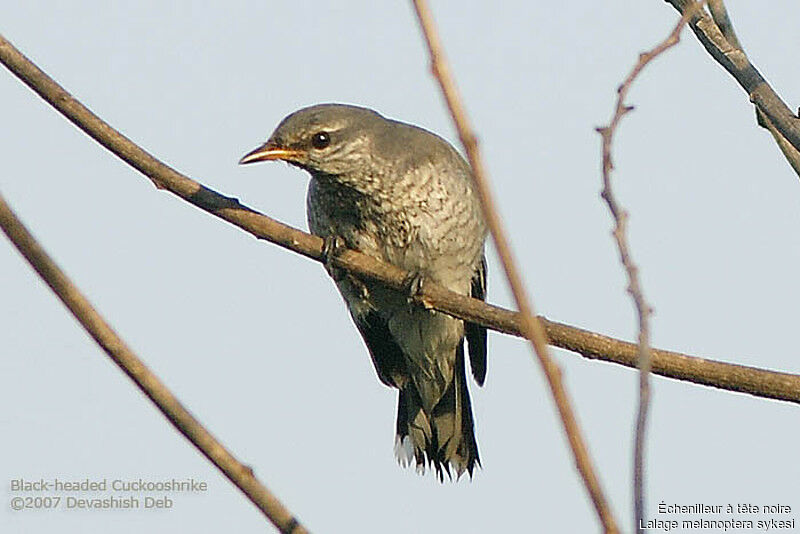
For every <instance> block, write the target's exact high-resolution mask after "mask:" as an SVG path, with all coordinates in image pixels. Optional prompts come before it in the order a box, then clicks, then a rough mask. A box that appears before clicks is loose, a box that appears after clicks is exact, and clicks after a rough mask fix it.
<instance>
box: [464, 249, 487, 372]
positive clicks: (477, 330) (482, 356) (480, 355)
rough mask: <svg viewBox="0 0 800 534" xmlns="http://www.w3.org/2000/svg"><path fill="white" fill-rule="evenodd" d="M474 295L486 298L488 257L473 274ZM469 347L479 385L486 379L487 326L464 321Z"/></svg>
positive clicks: (471, 363)
mask: <svg viewBox="0 0 800 534" xmlns="http://www.w3.org/2000/svg"><path fill="white" fill-rule="evenodd" d="M472 297H473V298H476V299H480V300H486V257H485V256H484V257H483V258H481V264H480V266H478V268H477V269H476V270H475V272H474V273H473V275H472ZM464 329H465V331H466V334H467V345H468V347H469V366H470V367H471V368H472V376H473V377H474V378H475V382H477V383H478V385H479V386H482V385H483V381H484V380H486V327H485V326H483V325H479V324H476V323H466V322H465V323H464Z"/></svg>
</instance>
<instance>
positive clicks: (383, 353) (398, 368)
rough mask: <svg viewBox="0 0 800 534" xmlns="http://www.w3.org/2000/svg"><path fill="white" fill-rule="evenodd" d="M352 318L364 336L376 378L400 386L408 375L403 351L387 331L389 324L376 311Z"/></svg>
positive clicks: (392, 385)
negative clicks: (376, 374)
mask: <svg viewBox="0 0 800 534" xmlns="http://www.w3.org/2000/svg"><path fill="white" fill-rule="evenodd" d="M353 320H354V322H355V323H356V326H357V327H358V331H359V332H361V337H362V338H364V343H366V345H367V350H369V355H370V356H371V357H372V363H373V365H374V366H375V371H377V373H378V378H379V379H380V380H381V382H383V383H384V384H386V385H387V386H390V387H395V388H400V387H401V386H402V385H403V382H404V377H406V376H408V371H407V370H406V364H405V359H404V358H403V351H402V349H400V346H399V345H398V344H397V342H396V341H395V340H394V338H393V337H392V333H391V332H389V325H387V324H386V321H385V320H384V319H383V318H382V317H381V316H380V315H378V313H377V312H374V311H373V312H369V313H366V314H364V315H361V316H358V317H356V316H355V315H354V316H353Z"/></svg>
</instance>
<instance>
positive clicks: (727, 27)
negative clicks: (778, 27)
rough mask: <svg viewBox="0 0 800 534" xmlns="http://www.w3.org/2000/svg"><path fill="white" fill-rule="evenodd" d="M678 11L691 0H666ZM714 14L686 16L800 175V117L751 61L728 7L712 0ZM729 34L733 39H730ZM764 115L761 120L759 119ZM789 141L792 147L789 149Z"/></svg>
mask: <svg viewBox="0 0 800 534" xmlns="http://www.w3.org/2000/svg"><path fill="white" fill-rule="evenodd" d="M666 1H667V2H668V3H669V4H670V5H672V7H674V8H675V9H677V10H678V12H679V13H681V15H684V14H686V11H687V9H689V7H690V6H691V5H692V4H693V3H694V0H666ZM711 9H712V13H713V14H714V16H713V18H712V17H710V16H709V15H708V14H707V13H705V11H703V10H700V12H695V13H693V14H692V15H691V17H690V18H689V27H690V28H692V31H693V32H694V34H695V36H696V37H697V40H698V41H700V44H702V45H703V47H704V48H705V49H706V51H707V52H708V53H709V54H710V55H711V57H713V58H714V59H715V60H716V61H717V63H719V64H720V65H722V67H723V68H724V69H725V70H727V71H728V73H729V74H730V75H731V76H733V77H734V79H735V80H736V81H737V82H738V83H739V85H740V86H741V87H742V88H743V89H744V90H745V92H746V93H747V95H748V96H749V98H750V102H752V103H753V104H754V105H755V107H756V110H757V111H758V112H759V113H757V116H758V117H759V120H758V124H759V126H764V127H766V128H767V129H769V131H770V133H772V135H773V137H775V141H776V142H777V143H778V146H779V147H780V149H781V152H783V154H784V156H785V157H786V159H787V160H788V161H789V164H790V165H791V166H792V168H793V169H794V171H795V172H796V173H797V174H798V175H799V176H800V157H799V156H798V151H800V119H799V118H798V117H797V116H796V115H795V114H794V113H793V112H792V110H790V109H789V107H788V106H787V105H786V103H785V102H784V101H783V100H782V99H781V97H780V96H779V95H778V94H777V93H776V92H775V90H774V89H773V88H772V87H771V86H770V84H769V83H768V82H767V81H766V80H765V79H764V77H763V76H762V75H761V73H760V72H758V69H756V68H755V66H754V65H753V64H752V63H751V62H750V59H749V58H748V57H747V54H746V53H745V51H744V50H743V49H742V47H741V44H739V39H738V38H737V37H736V34H735V33H734V31H733V25H732V24H731V22H730V18H729V17H728V14H727V10H726V9H725V7H724V5H723V4H722V2H721V1H717V2H714V3H712V4H711ZM728 38H731V39H733V41H734V42H731V41H730V40H729V39H728ZM762 115H763V119H767V120H763V119H762ZM787 145H790V146H791V147H792V149H789V147H788V146H787Z"/></svg>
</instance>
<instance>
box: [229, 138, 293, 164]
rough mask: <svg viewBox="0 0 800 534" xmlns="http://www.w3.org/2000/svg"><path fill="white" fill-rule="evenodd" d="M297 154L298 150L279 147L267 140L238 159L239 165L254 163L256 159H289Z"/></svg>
mask: <svg viewBox="0 0 800 534" xmlns="http://www.w3.org/2000/svg"><path fill="white" fill-rule="evenodd" d="M297 156H298V152H297V151H296V150H287V149H285V148H280V147H277V146H275V145H273V144H271V143H270V142H269V141H267V142H266V143H264V144H263V145H261V146H260V147H258V148H256V149H255V150H251V151H250V152H248V153H247V154H245V155H244V156H242V159H240V160H239V165H245V164H247V163H256V162H257V161H271V160H276V159H280V160H286V161H291V160H294V159H296V158H297Z"/></svg>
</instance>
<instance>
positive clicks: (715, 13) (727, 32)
mask: <svg viewBox="0 0 800 534" xmlns="http://www.w3.org/2000/svg"><path fill="white" fill-rule="evenodd" d="M707 4H708V10H709V11H710V12H711V17H712V18H713V19H714V22H716V23H717V26H719V29H720V31H721V32H722V35H724V36H725V39H727V41H728V43H730V44H731V46H733V47H734V48H737V49H739V50H741V49H742V44H741V43H740V42H739V38H738V37H737V36H736V32H735V31H734V29H733V23H732V22H731V18H730V17H729V16H728V8H726V7H725V2H723V1H722V0H708V2H707Z"/></svg>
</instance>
